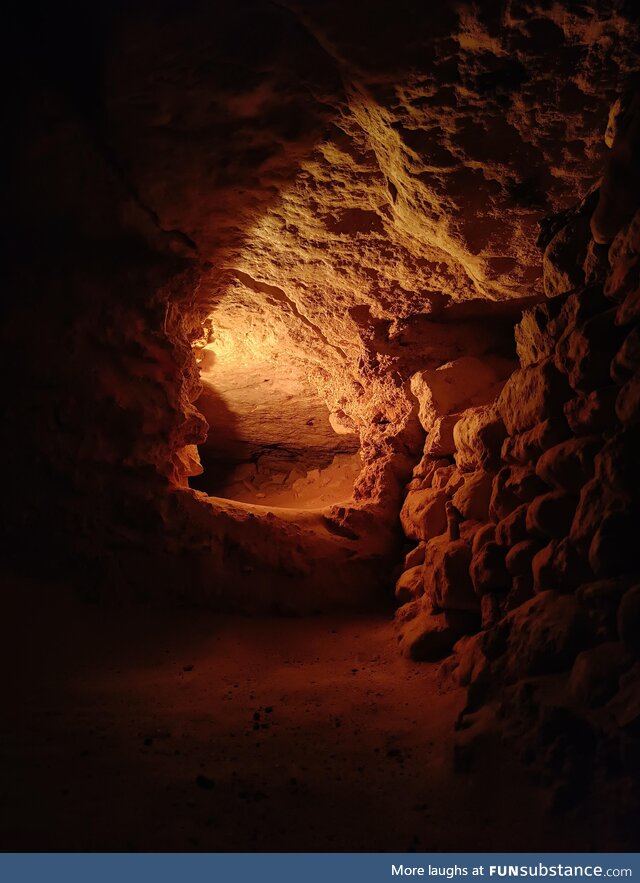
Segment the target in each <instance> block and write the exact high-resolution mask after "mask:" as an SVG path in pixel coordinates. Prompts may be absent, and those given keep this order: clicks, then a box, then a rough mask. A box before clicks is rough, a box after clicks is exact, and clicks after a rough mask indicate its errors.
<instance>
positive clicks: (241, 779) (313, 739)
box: [0, 579, 591, 852]
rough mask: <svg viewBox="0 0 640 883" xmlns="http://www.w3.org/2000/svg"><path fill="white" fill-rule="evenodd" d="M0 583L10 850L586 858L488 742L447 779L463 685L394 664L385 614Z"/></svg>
mask: <svg viewBox="0 0 640 883" xmlns="http://www.w3.org/2000/svg"><path fill="white" fill-rule="evenodd" d="M11 585H12V588H13V591H12V593H11V595H12V598H13V601H12V602H11V603H12V605H13V607H14V609H13V610H6V611H5V613H7V614H9V615H6V616H5V617H4V625H5V628H4V629H3V632H4V634H3V637H2V646H3V649H4V651H5V652H6V653H7V659H6V661H5V662H4V664H3V672H4V675H5V684H4V690H3V694H4V696H3V706H4V713H3V715H2V722H1V723H0V738H1V746H2V748H1V755H2V773H1V776H0V847H1V848H2V849H4V850H34V851H37V850H63V851H64V850H108V851H117V850H152V851H184V850H196V851H197V850H202V851H205V850H206V851H209V850H211V851H312V850H316V851H334V850H335V851H383V852H391V851H404V850H416V851H449V850H461V849H467V850H473V849H478V850H491V849H493V850H499V849H532V850H535V849H538V850H539V849H542V848H544V849H565V850H566V849H571V848H589V845H590V842H591V835H590V831H589V824H588V822H587V821H586V820H578V821H579V827H580V830H581V832H582V833H581V834H579V835H574V834H572V833H571V831H572V829H573V827H575V825H576V820H575V819H573V820H572V819H568V818H564V817H562V818H558V817H551V816H548V815H547V814H546V813H545V812H544V806H545V804H546V802H547V800H548V795H545V794H544V793H542V792H541V791H539V790H537V789H535V788H533V787H532V786H531V785H529V784H528V783H527V780H526V779H525V778H524V775H523V773H522V771H521V770H520V769H519V768H517V767H515V766H514V767H510V766H509V764H508V763H507V759H506V757H507V753H506V752H505V751H503V750H502V749H501V747H500V746H496V748H495V756H489V757H488V759H487V761H486V762H485V763H484V764H483V765H482V766H481V767H480V768H479V769H472V770H471V771H470V772H465V773H463V772H454V771H453V766H452V757H453V743H452V727H453V722H454V720H455V718H456V716H457V714H458V712H459V710H460V708H461V706H462V702H463V695H462V692H461V691H459V690H457V689H453V690H452V689H446V688H444V687H442V686H441V681H442V678H441V677H440V674H439V671H440V667H439V666H438V665H424V664H423V665H418V664H414V663H410V662H407V661H406V660H404V659H402V658H400V657H399V656H398V654H397V650H396V647H395V638H394V635H393V631H392V627H391V625H390V623H389V621H388V619H387V618H385V617H384V616H382V615H380V616H369V617H362V616H361V617H358V618H353V617H347V616H335V615H334V616H322V617H320V616H319V617H314V618H308V619H246V618H241V617H229V616H225V617H221V616H216V615H213V614H209V613H206V612H205V613H203V612H202V611H201V610H199V611H195V610H188V609H182V610H179V611H175V610H171V611H169V610H164V611H163V610H159V609H150V608H148V607H137V608H136V607H132V608H126V609H125V608H120V609H113V608H112V609H104V608H99V607H96V606H88V605H84V604H79V603H78V602H77V601H75V600H72V599H70V598H64V595H63V600H62V601H60V599H59V598H60V586H55V585H52V586H44V587H43V586H36V587H34V584H33V583H31V582H25V581H24V580H20V581H16V580H15V579H12V580H11ZM43 588H45V589H47V591H48V592H49V594H48V600H46V599H45V596H44V595H42V592H41V591H40V594H39V595H38V591H37V590H41V589H43ZM54 592H55V593H56V594H55V595H54V594H53V593H54ZM56 596H57V599H56V601H55V603H54V601H53V598H54V597H56ZM26 599H28V600H26Z"/></svg>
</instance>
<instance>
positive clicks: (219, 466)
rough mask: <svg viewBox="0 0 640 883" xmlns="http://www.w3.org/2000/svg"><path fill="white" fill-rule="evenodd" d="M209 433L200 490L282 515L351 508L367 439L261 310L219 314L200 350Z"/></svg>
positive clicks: (201, 404) (201, 401) (195, 482)
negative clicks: (343, 506)
mask: <svg viewBox="0 0 640 883" xmlns="http://www.w3.org/2000/svg"><path fill="white" fill-rule="evenodd" d="M195 351H196V362H197V364H198V368H199V372H200V381H201V384H202V391H201V393H200V395H199V397H198V398H197V399H196V401H195V406H196V408H197V409H198V410H199V411H200V412H201V413H202V414H203V415H204V417H205V419H206V421H207V423H208V426H209V429H208V432H207V436H206V439H205V440H204V441H203V442H202V443H201V444H200V445H199V457H200V464H201V468H202V471H201V472H200V474H198V475H195V476H192V477H191V478H190V481H189V484H190V486H191V487H192V488H194V489H196V490H200V491H204V492H205V493H207V494H208V495H209V496H211V497H216V498H222V499H227V500H231V501H235V502H239V503H250V504H256V505H260V506H268V507H273V508H292V509H318V508H326V507H328V506H331V505H335V504H347V503H349V502H350V501H351V499H352V496H353V487H354V483H355V481H356V479H357V478H358V476H359V475H360V473H361V470H362V466H363V463H362V458H361V453H360V436H359V433H358V431H357V428H356V426H355V425H354V424H353V422H351V421H349V420H348V418H347V417H346V415H344V413H342V414H339V413H336V412H333V413H332V412H331V411H330V409H329V407H328V405H327V402H326V400H325V398H324V397H323V396H322V395H321V394H320V392H319V390H318V385H317V383H314V380H313V378H314V371H313V365H312V364H310V363H309V362H305V361H304V360H303V359H302V358H301V357H300V355H299V353H296V348H295V346H293V345H292V343H291V341H290V340H288V339H287V338H286V336H285V337H282V336H280V335H278V333H277V331H276V332H274V331H273V330H272V329H268V327H265V324H264V317H260V316H257V315H256V314H255V312H254V311H253V310H244V309H243V310H235V311H234V310H227V311H225V310H224V309H223V308H220V309H218V311H216V312H214V314H213V315H212V316H210V317H209V318H208V319H207V321H206V322H205V324H204V326H203V335H202V337H201V338H200V339H199V340H198V341H196V343H195Z"/></svg>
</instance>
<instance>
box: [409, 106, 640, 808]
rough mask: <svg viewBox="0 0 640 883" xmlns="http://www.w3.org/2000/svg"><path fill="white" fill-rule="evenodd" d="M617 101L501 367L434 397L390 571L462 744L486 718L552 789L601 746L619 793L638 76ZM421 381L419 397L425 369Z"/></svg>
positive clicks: (630, 664)
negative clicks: (587, 180)
mask: <svg viewBox="0 0 640 883" xmlns="http://www.w3.org/2000/svg"><path fill="white" fill-rule="evenodd" d="M624 102H625V104H624V113H623V114H622V115H621V117H620V119H619V125H618V130H617V133H616V136H615V141H614V143H613V149H612V155H611V159H610V161H609V165H608V167H607V169H606V172H605V175H604V178H603V182H602V184H601V185H600V188H599V189H597V190H596V191H594V193H593V194H592V196H591V197H590V198H589V199H587V200H586V201H584V202H583V203H582V204H581V205H580V206H579V207H578V208H577V210H576V211H575V212H574V213H573V214H572V215H571V216H570V217H569V218H567V217H566V216H565V217H564V219H563V224H562V225H561V226H560V228H557V227H556V230H555V232H554V234H553V237H552V239H551V240H550V241H549V242H548V244H547V245H546V250H545V274H546V275H545V282H546V283H547V290H548V292H549V294H550V296H549V297H548V298H547V299H546V300H545V301H544V302H543V303H540V304H537V305H535V306H534V307H532V308H530V309H527V310H525V312H524V314H523V317H522V320H521V322H520V323H519V324H518V325H517V326H516V329H515V338H516V344H517V351H518V359H519V365H518V367H517V369H516V370H515V371H514V372H513V373H512V374H511V375H510V376H509V378H508V379H507V380H506V382H505V383H504V385H503V386H502V388H501V390H500V392H499V394H497V395H495V386H494V382H493V381H495V380H497V378H495V377H494V378H492V377H491V376H486V377H485V378H484V386H483V391H482V395H483V396H484V398H485V399H486V401H481V402H478V403H474V404H473V406H472V407H467V408H465V409H464V410H462V411H461V412H458V407H459V404H460V402H459V399H458V398H456V397H454V398H451V397H450V398H449V399H448V400H447V401H446V402H445V403H444V407H443V413H442V416H439V417H438V418H437V419H438V420H439V421H440V426H437V425H434V427H433V428H432V429H431V431H430V433H429V435H428V436H427V445H426V448H425V455H424V457H423V460H422V461H421V462H420V464H419V465H418V466H417V467H416V469H415V470H414V478H413V479H412V482H411V483H410V484H409V487H408V493H407V496H406V499H405V502H404V505H403V509H402V513H401V519H402V523H403V526H404V530H405V534H406V535H407V537H409V538H411V539H413V540H418V541H419V542H418V545H417V546H415V547H414V548H412V549H411V550H410V551H409V552H408V554H407V556H406V559H405V563H404V570H403V572H402V574H401V575H400V577H399V579H398V581H397V585H396V597H397V598H398V600H399V601H400V602H401V604H402V606H401V607H400V608H399V610H398V612H397V617H396V619H397V624H398V629H399V641H400V647H401V650H402V652H403V653H405V654H407V655H409V656H410V657H412V658H414V659H440V658H443V657H444V656H446V655H447V654H448V653H450V652H451V651H452V650H455V651H456V655H455V657H453V659H452V660H451V661H450V663H449V664H448V667H449V669H450V670H451V671H453V673H454V676H455V677H456V678H457V680H458V682H459V683H461V684H462V685H464V686H467V687H468V691H469V702H468V707H467V709H466V712H465V714H464V715H463V717H462V719H461V730H462V731H464V733H463V738H462V744H463V746H464V743H465V739H466V740H467V742H468V740H469V738H470V737H469V733H467V732H466V731H467V730H469V731H470V733H471V734H472V735H473V734H474V733H476V734H477V731H478V729H481V723H479V722H481V721H484V722H485V723H487V721H488V720H490V719H491V721H492V722H493V725H494V726H495V723H496V721H498V722H499V727H500V729H501V731H502V733H503V735H505V736H511V737H513V738H514V739H515V740H516V744H517V747H518V748H519V750H520V751H521V752H522V756H523V757H524V758H525V759H528V760H529V762H531V763H533V761H534V760H536V759H537V761H538V762H539V767H540V768H546V769H547V773H549V771H550V770H552V771H553V772H552V773H550V775H551V776H552V778H553V777H555V778H557V779H559V780H560V782H559V784H558V782H556V786H557V787H556V791H555V792H554V800H555V801H556V802H557V804H558V805H559V806H562V805H564V804H568V803H571V801H574V800H575V799H576V798H577V797H579V796H580V794H582V793H584V791H585V789H586V788H587V787H589V785H590V784H594V783H593V782H592V772H593V768H594V765H593V763H592V762H593V759H594V757H595V756H596V755H598V756H599V757H600V758H601V759H602V757H605V758H606V760H605V761H603V763H602V764H601V765H600V766H601V768H603V767H604V768H605V769H606V770H607V775H611V776H613V775H619V776H621V775H624V776H626V778H623V780H622V785H620V783H619V782H618V785H617V786H616V787H621V788H622V789H623V790H622V793H621V796H620V801H619V803H620V805H621V806H625V807H627V806H628V803H627V801H626V799H625V798H626V797H629V798H630V797H631V796H632V795H631V793H627V791H629V792H632V791H633V788H632V785H631V782H632V776H633V775H634V774H637V771H638V765H639V764H640V746H639V745H638V742H637V735H638V724H639V723H640V706H638V695H640V661H639V659H640V644H639V636H640V558H639V557H638V553H637V549H636V546H635V543H636V542H637V537H638V528H639V527H640V465H639V463H640V460H639V458H638V451H639V450H640V447H639V443H640V399H639V392H640V373H639V372H640V346H639V341H640V290H639V288H638V284H639V281H640V211H639V210H638V209H639V208H640V191H639V190H638V186H637V169H638V162H639V160H640V140H639V137H638V132H639V128H638V126H639V124H640V112H639V107H640V102H639V100H638V94H637V93H633V92H632V93H631V95H627V96H626V97H625V99H624ZM634 200H635V201H634ZM559 242H562V248H560V247H559V245H558V243H559ZM562 289H564V290H562ZM437 374H438V372H436V376H437ZM479 376H480V375H479V374H478V373H477V372H475V371H474V372H473V373H472V374H470V375H469V378H471V377H473V378H474V379H478V378H479ZM469 378H467V382H463V381H461V382H460V384H459V385H458V387H457V389H458V390H463V391H465V390H466V391H470V390H471V389H472V388H471V387H470V385H469ZM427 382H429V381H427ZM421 383H422V381H421V379H420V378H419V377H418V381H417V382H416V383H415V384H414V390H415V391H416V393H417V394H418V395H419V396H420V402H421V413H423V412H426V411H427V410H428V408H429V405H430V403H431V402H433V401H434V400H435V399H436V398H437V392H438V385H437V384H434V383H433V382H432V381H431V382H430V385H429V387H428V389H423V388H422V386H421ZM445 424H446V425H447V433H446V442H444V443H443V437H444V435H445V433H443V431H442V426H444V425H445ZM450 424H452V426H450ZM431 437H434V441H433V443H431V442H430V438H431ZM434 448H435V450H434ZM489 707H491V708H492V715H493V717H491V715H489V714H485V715H484V716H483V711H482V710H483V708H484V709H485V710H486V709H487V708H489ZM466 747H467V748H468V747H469V746H468V744H467V746H466ZM463 753H464V751H463ZM600 785H602V786H603V787H604V783H603V782H601V783H600ZM625 786H627V790H626V791H625ZM635 796H636V797H637V796H638V795H637V794H636V795H635Z"/></svg>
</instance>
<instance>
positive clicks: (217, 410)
mask: <svg viewBox="0 0 640 883" xmlns="http://www.w3.org/2000/svg"><path fill="white" fill-rule="evenodd" d="M195 406H196V408H197V409H198V410H199V411H200V413H201V414H203V415H204V417H205V419H206V421H207V423H208V424H209V432H208V433H207V438H206V440H205V441H204V442H203V443H202V444H201V445H198V450H199V452H200V462H201V463H202V468H203V469H204V472H203V473H202V475H194V476H193V477H192V478H190V479H189V485H190V487H192V488H195V489H196V490H198V491H204V492H205V493H207V494H210V495H211V496H214V497H215V496H218V491H219V490H220V488H222V487H224V484H225V482H226V480H227V479H228V478H229V476H230V475H231V473H232V472H233V471H234V469H235V468H236V467H237V466H238V464H239V463H241V462H242V461H243V459H244V457H243V452H244V451H243V447H244V446H243V443H242V441H241V440H240V437H239V434H238V420H237V418H236V415H235V414H234V413H233V411H232V410H231V409H230V408H229V406H228V405H227V403H226V402H225V400H224V398H223V397H222V396H221V395H220V394H219V393H217V392H216V391H215V389H213V388H212V387H210V386H205V387H204V389H203V391H202V394H201V396H200V398H199V399H197V400H196V402H195Z"/></svg>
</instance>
